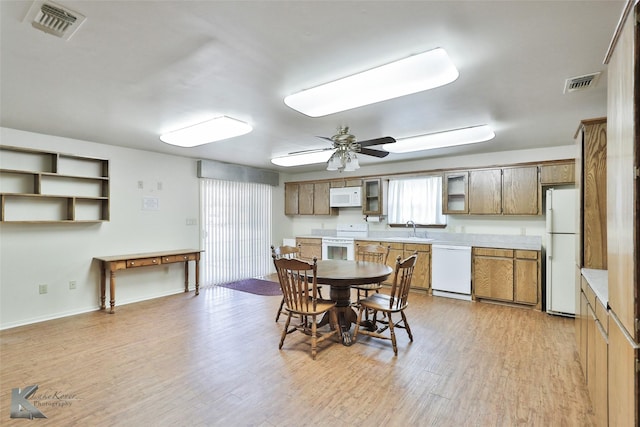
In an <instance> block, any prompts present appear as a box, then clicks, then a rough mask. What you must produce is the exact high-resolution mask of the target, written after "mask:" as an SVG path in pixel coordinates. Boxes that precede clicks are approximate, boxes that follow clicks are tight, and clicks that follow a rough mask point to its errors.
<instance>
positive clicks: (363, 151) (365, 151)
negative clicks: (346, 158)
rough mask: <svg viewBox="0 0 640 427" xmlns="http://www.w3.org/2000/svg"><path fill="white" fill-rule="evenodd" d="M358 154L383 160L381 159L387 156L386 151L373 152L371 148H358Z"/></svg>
mask: <svg viewBox="0 0 640 427" xmlns="http://www.w3.org/2000/svg"><path fill="white" fill-rule="evenodd" d="M360 153H361V154H366V155H367V156H373V157H378V158H380V159H381V158H383V157H387V156H388V155H389V152H388V151H382V150H374V149H372V148H362V147H361V148H360Z"/></svg>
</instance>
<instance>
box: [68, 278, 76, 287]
mask: <svg viewBox="0 0 640 427" xmlns="http://www.w3.org/2000/svg"><path fill="white" fill-rule="evenodd" d="M75 288H76V281H75V280H72V281H70V282H69V289H75Z"/></svg>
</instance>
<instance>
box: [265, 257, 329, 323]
mask: <svg viewBox="0 0 640 427" xmlns="http://www.w3.org/2000/svg"><path fill="white" fill-rule="evenodd" d="M299 255H300V248H298V247H296V246H287V245H284V246H278V247H275V246H273V245H271V256H272V257H273V256H275V257H276V258H288V259H292V258H298V256H299ZM318 296H319V297H320V298H322V286H320V285H318ZM283 307H284V297H282V301H280V307H279V308H278V312H277V313H276V322H277V321H278V320H279V319H280V314H282V309H283Z"/></svg>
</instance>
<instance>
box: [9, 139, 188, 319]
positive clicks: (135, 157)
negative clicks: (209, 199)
mask: <svg viewBox="0 0 640 427" xmlns="http://www.w3.org/2000/svg"><path fill="white" fill-rule="evenodd" d="M0 141H1V143H2V144H3V145H13V146H19V147H28V148H34V149H42V150H49V151H58V152H63V153H71V154H77V155H86V156H93V157H100V158H107V159H109V160H110V162H109V168H110V190H111V191H110V192H111V220H110V221H109V222H104V223H98V224H82V223H77V224H73V223H71V224H19V223H2V224H0V328H2V329H4V328H9V327H13V326H17V325H21V324H26V323H33V322H37V321H41V320H47V319H51V318H56V317H61V316H65V315H70V314H76V313H80V312H85V311H91V310H95V309H97V308H98V306H99V266H98V263H97V262H95V261H93V257H95V256H104V255H117V254H129V253H138V252H150V251H159V250H171V249H183V248H194V249H198V248H199V247H200V240H199V239H200V237H199V236H200V233H199V226H198V225H186V220H187V219H188V218H196V219H198V218H199V186H198V178H197V176H196V160H194V159H189V158H184V157H177V156H169V155H163V154H158V153H152V152H147V151H140V150H132V149H127V148H122V147H114V146H110V145H104V144H97V143H92V142H87V141H80V140H74V139H68V138H60V137H54V136H49V135H42V134H35V133H30V132H23V131H18V130H14V129H8V128H0ZM159 143H160V142H159ZM139 181H142V182H143V184H144V185H143V186H144V188H143V189H142V190H140V189H139V188H138V182H139ZM158 183H161V187H162V189H161V190H159V189H158ZM143 196H151V197H157V198H158V199H159V202H160V203H159V206H160V209H159V210H158V211H145V210H142V197H143ZM191 264H193V263H191ZM190 268H191V271H190V277H191V278H193V277H194V272H193V266H192V265H191V267H190ZM69 281H76V283H77V288H76V289H75V290H70V289H69ZM192 283H193V282H192ZM40 284H47V285H48V288H49V292H48V293H47V294H42V295H41V294H39V292H38V285H40ZM183 289H184V270H183V267H182V264H171V265H170V266H158V267H145V268H141V269H139V270H130V271H121V272H118V275H117V292H116V304H125V303H129V302H133V301H140V300H144V299H149V298H154V297H157V296H161V295H168V294H172V293H177V292H181V291H182V290H183ZM108 299H109V296H108V290H107V305H108ZM116 311H117V307H116ZM105 315H107V314H105Z"/></svg>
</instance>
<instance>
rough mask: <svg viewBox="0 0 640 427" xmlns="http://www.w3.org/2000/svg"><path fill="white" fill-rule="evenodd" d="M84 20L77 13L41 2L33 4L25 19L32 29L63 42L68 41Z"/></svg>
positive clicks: (38, 0) (40, 0) (37, 1)
mask: <svg viewBox="0 0 640 427" xmlns="http://www.w3.org/2000/svg"><path fill="white" fill-rule="evenodd" d="M85 19H86V18H85V17H84V16H83V15H81V14H79V13H77V12H74V11H72V10H70V9H67V8H65V7H62V6H60V5H58V4H55V3H53V2H51V1H42V0H36V1H34V2H33V4H32V5H31V8H30V9H29V12H28V13H27V16H26V18H25V20H27V21H28V22H30V23H31V25H32V26H33V27H34V28H37V29H38V30H42V31H44V32H45V33H47V34H52V35H54V36H56V37H60V38H62V39H64V40H69V39H70V38H71V36H72V35H73V34H74V33H75V32H76V31H77V30H78V28H80V25H82V23H83V22H84V21H85Z"/></svg>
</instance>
